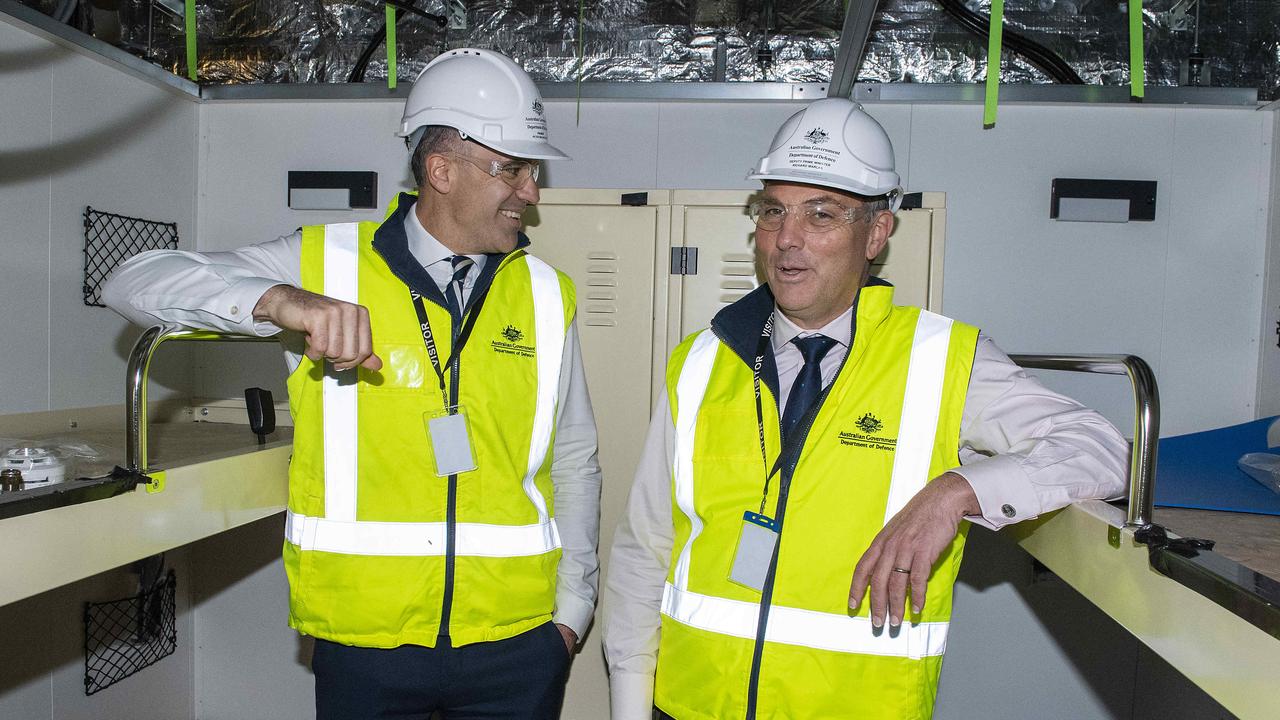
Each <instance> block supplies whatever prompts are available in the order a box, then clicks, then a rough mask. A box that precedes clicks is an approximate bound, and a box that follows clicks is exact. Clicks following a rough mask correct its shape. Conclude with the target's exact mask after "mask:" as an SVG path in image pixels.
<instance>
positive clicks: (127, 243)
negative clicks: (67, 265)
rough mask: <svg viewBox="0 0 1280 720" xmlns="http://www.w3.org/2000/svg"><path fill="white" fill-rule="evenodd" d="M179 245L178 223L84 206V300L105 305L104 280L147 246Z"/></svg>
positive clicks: (153, 247) (175, 246)
mask: <svg viewBox="0 0 1280 720" xmlns="http://www.w3.org/2000/svg"><path fill="white" fill-rule="evenodd" d="M177 247H178V224H177V223H166V222H156V221H154V220H143V219H141V218H133V217H128V216H125V215H116V214H115V213H108V212H101V211H99V210H94V209H93V208H92V207H86V208H85V209H84V304H85V305H93V306H95V307H103V304H102V282H103V281H104V280H106V279H107V276H108V275H110V274H111V271H112V270H115V269H116V266H117V265H119V264H120V263H122V262H124V261H125V260H128V259H129V258H131V257H133V256H134V255H137V254H138V253H140V252H142V251H144V250H156V249H159V248H168V249H170V250H173V249H174V248H177Z"/></svg>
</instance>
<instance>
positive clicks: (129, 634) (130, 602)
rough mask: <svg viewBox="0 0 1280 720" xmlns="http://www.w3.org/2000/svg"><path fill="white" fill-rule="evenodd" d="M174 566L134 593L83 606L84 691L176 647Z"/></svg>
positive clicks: (114, 679) (109, 682)
mask: <svg viewBox="0 0 1280 720" xmlns="http://www.w3.org/2000/svg"><path fill="white" fill-rule="evenodd" d="M176 589H177V579H176V577H175V576H174V573H173V570H169V572H168V574H166V575H165V576H164V577H162V578H160V580H159V581H158V582H156V584H155V585H154V586H152V588H151V589H150V590H146V591H144V592H142V593H139V594H138V595H134V596H133V597H128V598H123V599H121V600H112V601H109V602H104V603H85V604H84V694H85V695H92V694H94V693H96V692H98V691H99V690H104V689H106V688H108V687H111V686H112V685H114V684H116V683H118V682H120V681H121V680H124V679H125V678H127V677H129V676H130V675H133V674H135V673H137V672H138V671H140V670H142V669H143V668H145V667H147V666H149V665H154V664H155V663H157V662H159V661H160V659H161V658H163V657H165V656H167V655H172V654H173V651H174V650H175V649H176V648H177V647H178V630H177V627H178V626H177V622H176V607H175V596H176V592H175V591H176Z"/></svg>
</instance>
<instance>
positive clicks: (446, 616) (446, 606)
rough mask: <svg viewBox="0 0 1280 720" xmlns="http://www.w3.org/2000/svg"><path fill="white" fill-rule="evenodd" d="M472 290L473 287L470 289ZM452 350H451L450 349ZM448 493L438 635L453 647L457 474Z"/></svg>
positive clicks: (454, 379)
mask: <svg viewBox="0 0 1280 720" xmlns="http://www.w3.org/2000/svg"><path fill="white" fill-rule="evenodd" d="M472 292H474V289H473V290H472ZM458 327H459V324H455V325H454V327H453V328H452V329H451V332H452V335H453V343H451V347H453V346H456V344H457V341H458V337H457V336H458ZM450 352H452V350H450ZM461 365H462V358H458V362H456V363H453V367H452V369H451V370H450V372H449V403H450V404H451V405H457V404H458V368H459V367H460V366H461ZM448 492H449V495H448V499H447V501H446V503H447V504H446V509H445V524H444V593H443V598H442V600H441V608H440V636H441V637H442V638H443V639H444V640H446V641H448V643H449V647H453V640H452V639H451V638H450V636H449V621H450V620H451V618H452V615H453V612H452V611H453V566H454V550H455V547H456V545H457V524H458V476H457V475H450V476H449V491H448Z"/></svg>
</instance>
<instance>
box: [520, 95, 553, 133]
mask: <svg viewBox="0 0 1280 720" xmlns="http://www.w3.org/2000/svg"><path fill="white" fill-rule="evenodd" d="M529 109H530V110H532V111H533V114H532V115H526V116H525V118H524V127H525V129H526V130H528V131H529V132H531V133H533V138H534V139H535V140H546V139H547V116H546V115H544V114H543V112H542V111H543V107H542V99H541V98H536V97H535V98H534V99H533V105H532V106H531V107H530V108H529Z"/></svg>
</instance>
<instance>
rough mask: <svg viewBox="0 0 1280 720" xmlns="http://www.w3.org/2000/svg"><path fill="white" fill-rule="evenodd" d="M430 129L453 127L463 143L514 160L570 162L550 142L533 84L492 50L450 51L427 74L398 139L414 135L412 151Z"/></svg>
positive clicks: (416, 84)
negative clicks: (466, 140) (423, 131)
mask: <svg viewBox="0 0 1280 720" xmlns="http://www.w3.org/2000/svg"><path fill="white" fill-rule="evenodd" d="M427 125H445V126H447V127H451V128H454V129H456V130H458V132H460V133H462V136H463V137H464V138H470V139H472V140H475V141H476V142H478V143H480V144H481V145H484V146H486V147H489V148H492V149H494V150H497V151H498V152H501V153H505V154H507V155H511V156H513V157H519V158H532V159H536V160H550V159H555V158H567V157H569V156H568V155H565V154H564V153H563V152H560V150H559V149H558V148H556V147H555V146H553V145H551V144H550V143H548V142H547V118H546V116H545V115H544V114H543V112H542V96H541V95H539V94H538V88H537V86H535V85H534V84H533V80H532V79H530V77H529V75H528V74H527V73H526V72H525V71H524V70H522V69H521V68H520V66H519V65H516V64H515V63H514V62H512V61H511V59H510V58H508V57H506V56H505V55H502V54H500V53H496V52H493V51H492V50H476V49H474V48H459V49H457V50H449V51H447V52H445V53H442V54H441V55H439V56H438V57H436V59H434V60H432V61H431V62H430V63H428V64H427V66H426V67H425V68H423V69H422V72H421V73H419V74H418V79H417V80H416V81H415V82H414V83H413V89H411V90H410V91H409V99H408V100H406V101H405V103H404V117H402V118H401V119H400V132H398V133H396V134H397V135H399V136H400V137H410V136H413V141H412V142H411V143H410V146H411V147H412V146H413V145H416V144H417V141H418V140H419V139H420V138H421V133H420V132H419V131H420V130H421V129H422V128H424V127H425V126H427ZM415 133H418V134H417V135H415Z"/></svg>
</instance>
